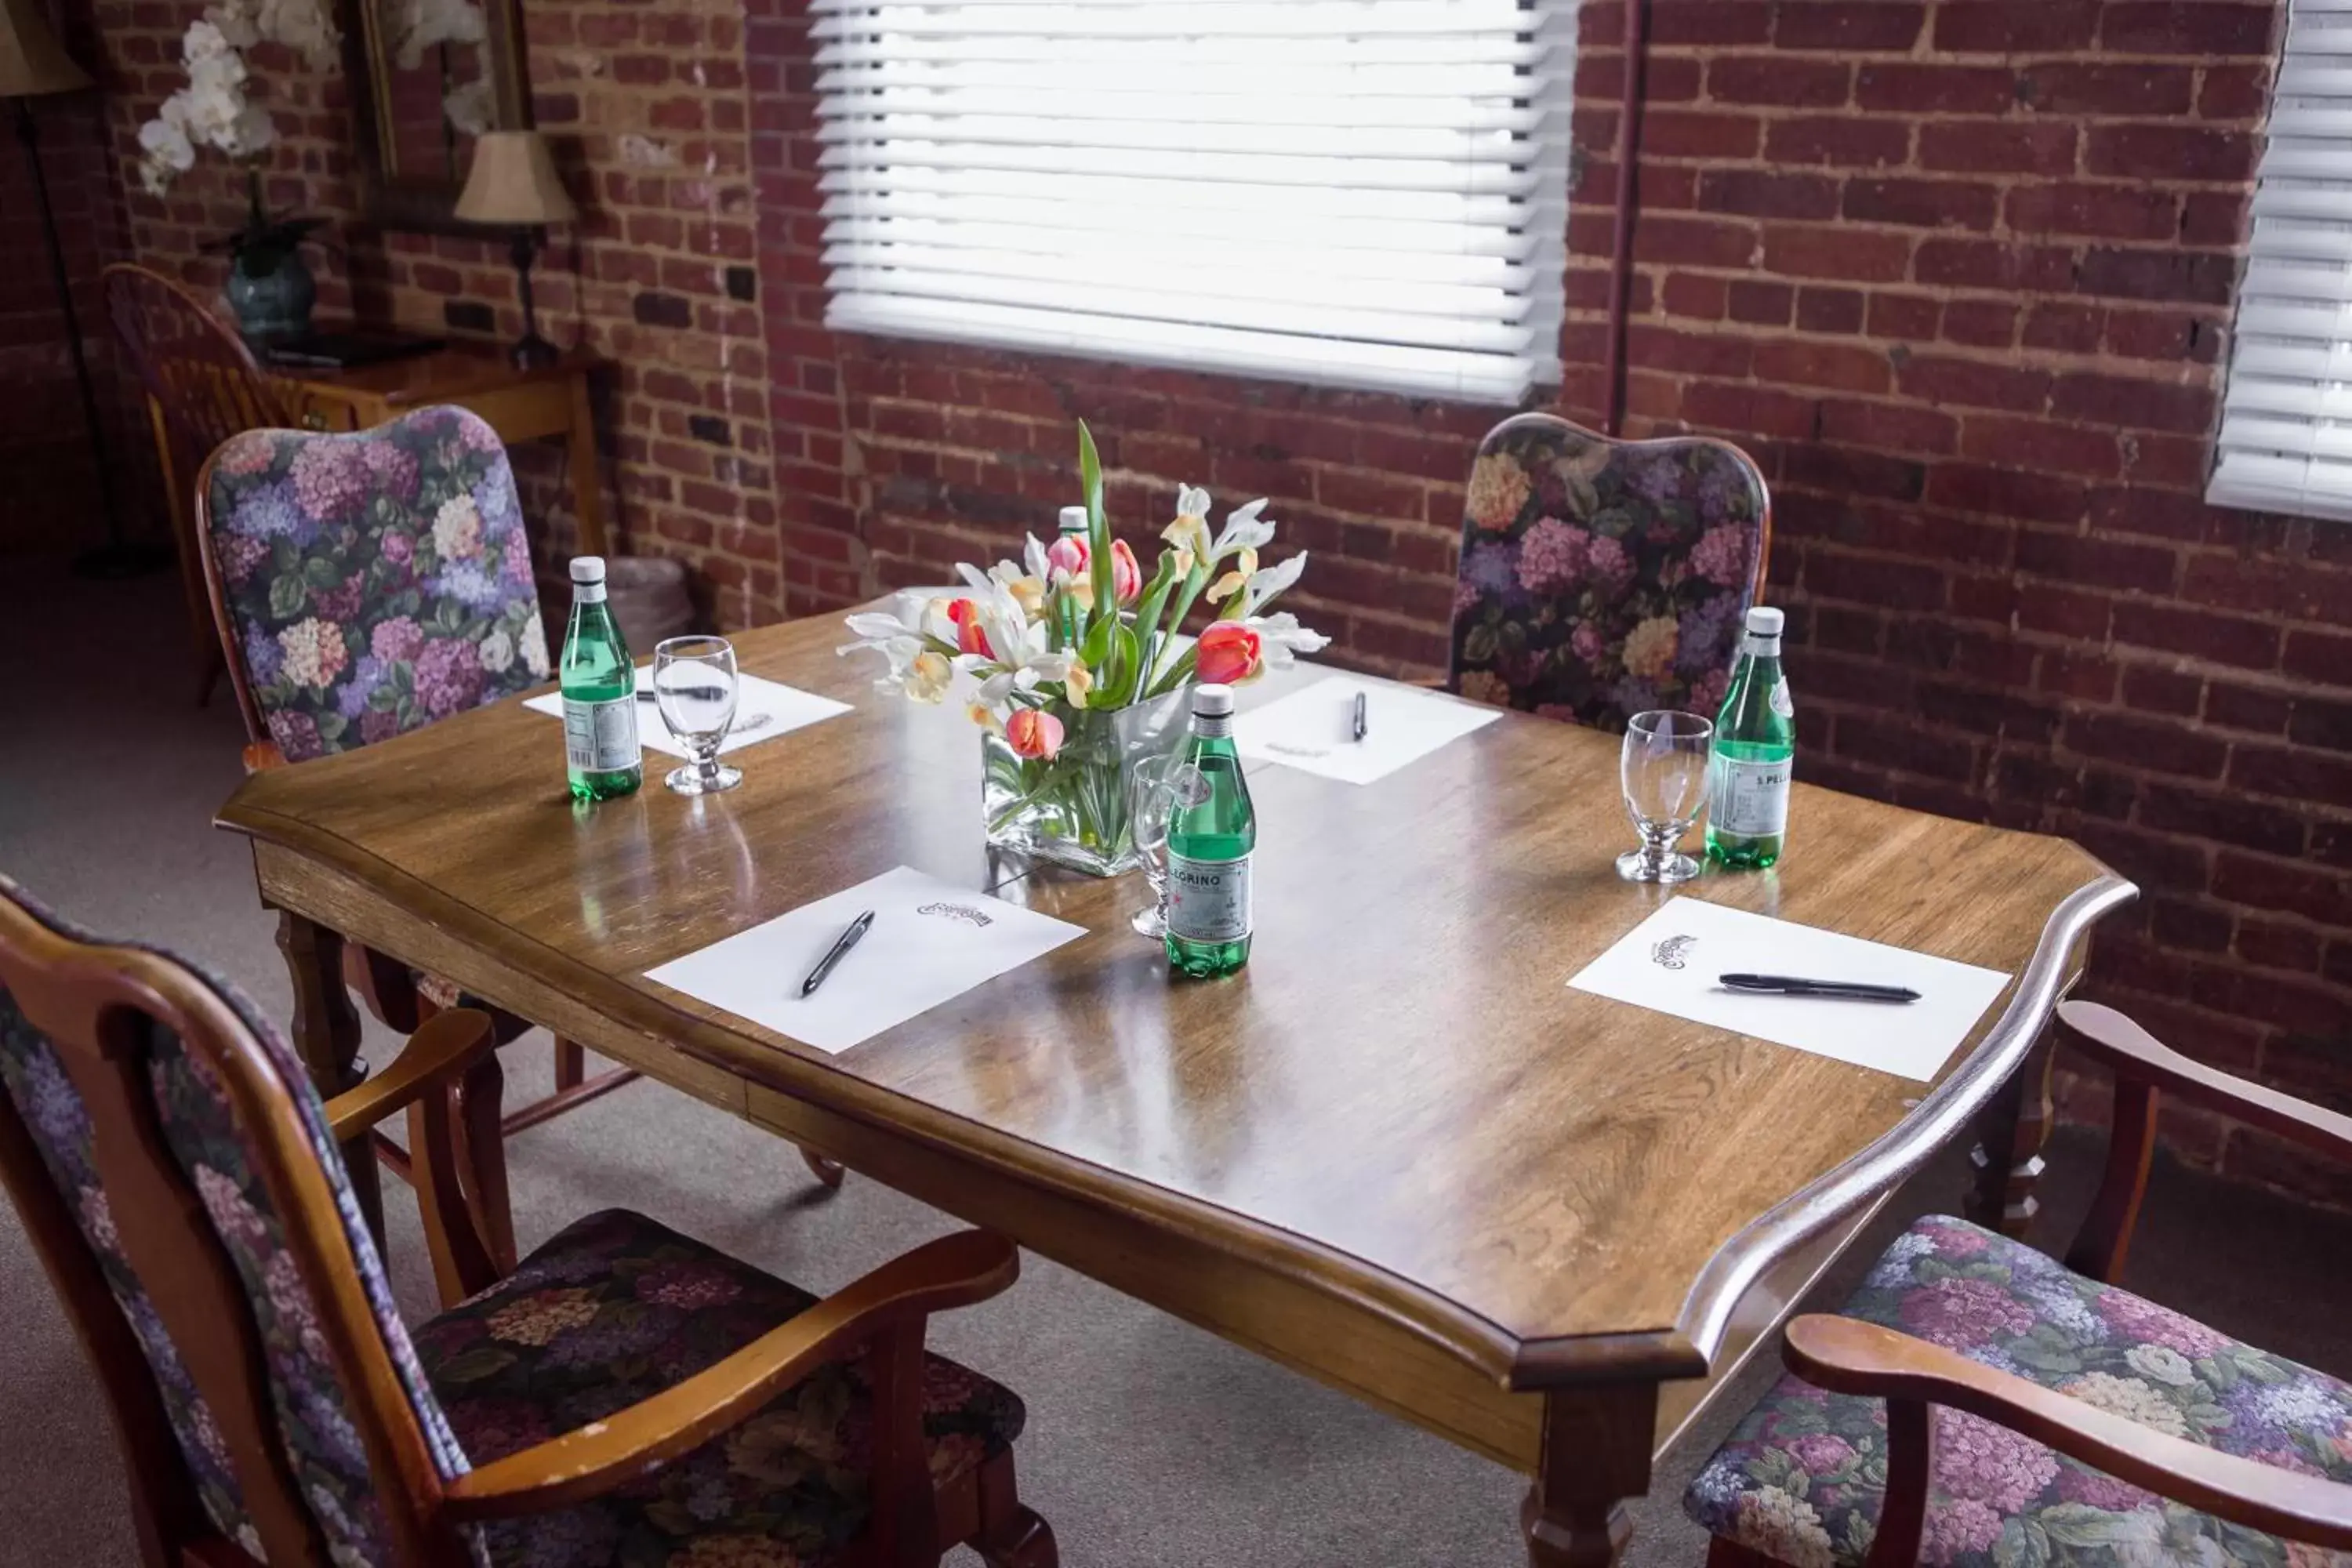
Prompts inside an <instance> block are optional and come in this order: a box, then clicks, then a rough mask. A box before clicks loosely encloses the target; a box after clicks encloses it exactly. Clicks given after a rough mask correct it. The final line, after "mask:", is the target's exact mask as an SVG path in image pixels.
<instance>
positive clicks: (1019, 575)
mask: <svg viewBox="0 0 2352 1568" xmlns="http://www.w3.org/2000/svg"><path fill="white" fill-rule="evenodd" d="M1030 543H1032V544H1034V543H1036V541H1035V540H1034V539H1033V540H1031V541H1030ZM988 576H989V580H990V581H991V582H992V583H995V584H999V585H1000V586H1002V587H1003V588H1004V589H1005V590H1006V591H1007V592H1008V593H1010V594H1011V595H1013V600H1014V602H1016V603H1017V604H1019V605H1020V606H1021V613H1022V614H1023V615H1024V616H1031V617H1033V618H1034V616H1037V615H1038V614H1040V613H1041V612H1042V611H1044V609H1045V574H1043V573H1040V572H1024V571H1023V570H1022V568H1021V563H1018V562H1015V561H1000V562H998V563H996V564H995V565H993V566H992V567H990V568H989V569H988Z"/></svg>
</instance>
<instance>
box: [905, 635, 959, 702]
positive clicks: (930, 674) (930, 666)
mask: <svg viewBox="0 0 2352 1568" xmlns="http://www.w3.org/2000/svg"><path fill="white" fill-rule="evenodd" d="M953 679H955V666H954V665H953V664H951V663H950V662H949V660H948V656H947V655H945V654H943V653H941V652H940V651H939V650H938V649H936V648H931V649H927V650H925V651H924V652H922V653H919V654H917V655H916V656H915V663H914V668H911V669H909V670H908V672H907V695H908V696H909V697H911V698H913V699H914V700H916V701H918V702H937V701H939V700H940V699H942V698H944V697H945V696H947V694H948V683H949V682H950V681H951V680H953Z"/></svg>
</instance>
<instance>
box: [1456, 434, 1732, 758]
mask: <svg viewBox="0 0 2352 1568" xmlns="http://www.w3.org/2000/svg"><path fill="white" fill-rule="evenodd" d="M1767 511H1768V503H1767V500H1766V496H1765V489H1764V479H1763V476H1762V475H1761V474H1759V472H1757V469H1756V465H1755V464H1753V463H1752V462H1750V461H1748V458H1747V457H1746V456H1745V455H1744V454H1743V453H1741V452H1740V451H1738V449H1737V448H1736V447H1729V446H1727V445H1725V444H1724V443H1722V442H1719V441H1706V440H1696V439H1687V440H1671V441H1622V442H1621V441H1611V440H1608V439H1606V438H1604V437H1600V436H1597V435H1594V434H1593V433H1592V432H1591V431H1589V430H1584V429H1580V428H1579V427H1578V426H1574V425H1571V424H1570V423H1568V422H1567V421H1566V420H1564V419H1559V418H1556V417H1554V416H1551V415H1549V414H1523V415H1520V416H1517V418H1513V419H1508V420H1506V421H1504V422H1503V423H1502V424H1501V425H1499V426H1496V428H1495V429H1494V431H1493V432H1492V433H1491V434H1490V435H1488V436H1487V437H1486V441H1485V442H1484V443H1483V444H1481V446H1480V447H1479V449H1478V458H1477V461H1476V463H1475V465H1474V466H1473V467H1472V468H1471V470H1470V488H1469V496H1468V501H1467V505H1466V508H1465V512H1466V515H1465V521H1464V524H1463V531H1462V565H1461V574H1460V576H1459V578H1458V580H1457V582H1456V584H1455V587H1454V648H1453V659H1452V670H1451V676H1452V682H1451V683H1452V685H1453V687H1454V690H1456V691H1458V692H1460V693H1461V694H1462V695H1463V696H1465V697H1468V698H1471V699H1473V700H1477V701H1481V702H1491V703H1495V704H1497V705H1500V706H1507V707H1511V708H1517V709H1523V710H1531V711H1533V712H1537V713H1540V714H1543V715H1545V716H1547V717H1549V718H1556V719H1565V720H1569V721H1572V722H1575V723H1580V724H1592V725H1597V726H1600V727H1601V728H1604V729H1611V730H1622V729H1623V728H1624V727H1625V721H1626V719H1627V718H1628V717H1630V716H1631V715H1633V714H1634V713H1638V712H1640V711H1642V710H1644V709H1650V708H1687V709H1692V710H1696V711H1699V712H1703V713H1709V714H1711V713H1713V712H1714V711H1715V710H1716V708H1717V706H1718V705H1719V704H1720V703H1721V702H1722V700H1723V694H1724V690H1725V688H1726V687H1727V686H1728V685H1729V684H1730V675H1731V662H1732V658H1733V656H1734V654H1735V653H1736V652H1737V651H1738V643H1739V636H1740V630H1741V627H1742V626H1743V624H1744V622H1745V621H1746V619H1747V614H1748V605H1749V603H1750V602H1751V600H1752V599H1753V597H1754V595H1755V589H1756V579H1757V576H1758V572H1757V565H1758V559H1759V554H1760V552H1761V551H1762V549H1763V542H1764V526H1765V518H1766V515H1767Z"/></svg>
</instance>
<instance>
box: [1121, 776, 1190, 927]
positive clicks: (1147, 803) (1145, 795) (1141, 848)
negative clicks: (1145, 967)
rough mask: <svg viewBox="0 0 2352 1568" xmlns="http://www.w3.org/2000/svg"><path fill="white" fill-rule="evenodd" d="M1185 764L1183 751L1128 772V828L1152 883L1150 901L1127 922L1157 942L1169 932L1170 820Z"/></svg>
mask: <svg viewBox="0 0 2352 1568" xmlns="http://www.w3.org/2000/svg"><path fill="white" fill-rule="evenodd" d="M1184 768H1185V763H1184V758H1183V756H1182V754H1181V752H1171V754H1169V755H1167V756H1164V757H1144V758H1140V759H1139V760H1138V761H1137V762H1136V763H1135V764H1134V765H1133V767H1131V768H1130V769H1129V772H1128V775H1127V821H1128V831H1129V833H1131V834H1133V835H1134V837H1135V852H1136V854H1137V855H1138V856H1139V857H1140V858H1142V861H1143V878H1144V880H1145V881H1147V882H1149V883H1150V884H1151V904H1150V908H1148V909H1141V910H1136V911H1135V914H1134V916H1133V917H1132V918H1131V919H1130V920H1129V921H1128V922H1127V923H1128V924H1129V925H1131V926H1133V927H1134V928H1135V931H1136V934H1137V935H1139V936H1148V937H1150V938H1151V939H1152V940H1153V941H1154V942H1157V941H1159V940H1160V938H1162V937H1164V936H1166V935H1167V934H1168V824H1169V822H1170V820H1171V818H1172V817H1174V816H1175V815H1176V786H1177V784H1178V782H1179V775H1180V774H1181V773H1183V771H1184Z"/></svg>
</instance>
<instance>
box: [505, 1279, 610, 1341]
mask: <svg viewBox="0 0 2352 1568" xmlns="http://www.w3.org/2000/svg"><path fill="white" fill-rule="evenodd" d="M595 1316H596V1301H595V1298H594V1294H593V1292H591V1291H588V1290H582V1289H569V1290H541V1291H540V1292H539V1293H538V1294H536V1295H531V1296H525V1297H524V1298H522V1300H519V1301H509V1302H508V1303H507V1304H506V1305H505V1306H503V1307H500V1308H499V1310H497V1311H495V1312H493V1313H491V1314H490V1318H489V1321H488V1325H487V1327H488V1329H489V1331H490V1337H491V1338H492V1339H494V1340H505V1341H507V1342H509V1343H511V1344H519V1345H544V1344H547V1343H549V1342H551V1341H552V1340H553V1339H554V1338H555V1336H556V1335H558V1334H560V1333H562V1332H563V1331H564V1330H566V1329H577V1328H581V1327H583V1326H585V1325H586V1324H587V1323H588V1322H590V1321H592V1320H593V1319H594V1318H595Z"/></svg>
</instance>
